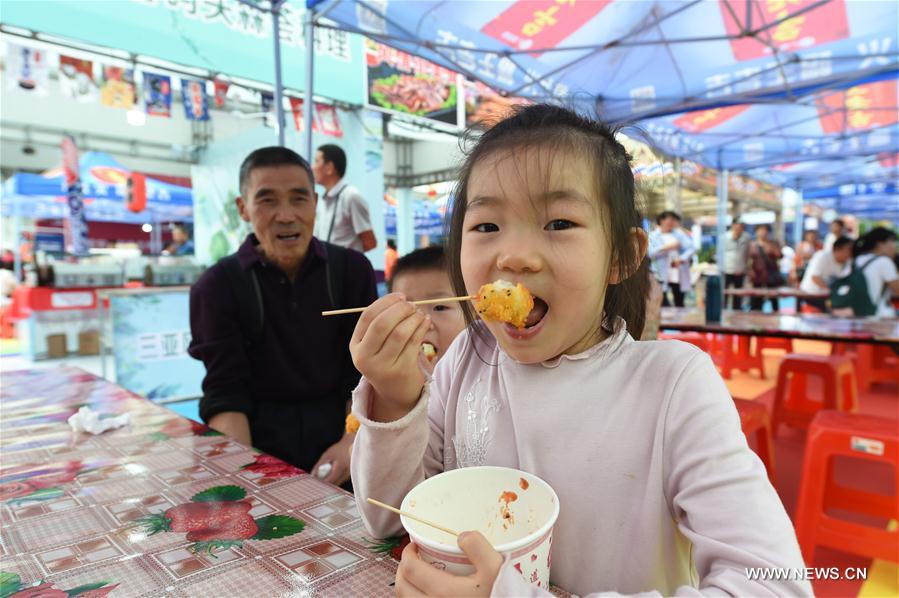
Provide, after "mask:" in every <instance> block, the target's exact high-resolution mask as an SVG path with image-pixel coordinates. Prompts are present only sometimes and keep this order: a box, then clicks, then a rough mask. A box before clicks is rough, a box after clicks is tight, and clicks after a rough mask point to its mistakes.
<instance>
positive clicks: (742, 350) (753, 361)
mask: <svg viewBox="0 0 899 598" xmlns="http://www.w3.org/2000/svg"><path fill="white" fill-rule="evenodd" d="M721 336H722V338H721V339H720V342H721V346H722V352H721V360H720V361H721V363H720V365H721V376H722V377H723V378H724V379H725V380H730V377H731V372H732V371H733V370H742V371H744V372H748V371H749V370H752V369H756V370H758V371H759V377H760V378H761V379H762V380H764V379H765V363H764V361H762V352H761V351H759V350H756V351H755V353H753V352H752V337H750V336H737V335H730V334H723V335H721ZM735 338H736V341H737V346H736V350H735V349H734V339H735Z"/></svg>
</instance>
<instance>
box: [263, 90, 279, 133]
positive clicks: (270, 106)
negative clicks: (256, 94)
mask: <svg viewBox="0 0 899 598" xmlns="http://www.w3.org/2000/svg"><path fill="white" fill-rule="evenodd" d="M260 95H261V96H262V98H261V100H260V105H261V107H262V115H263V116H262V123H263V124H264V125H265V126H266V127H271V128H274V127H275V118H277V117H276V116H275V94H273V93H271V92H268V91H263V92H260Z"/></svg>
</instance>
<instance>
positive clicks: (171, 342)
mask: <svg viewBox="0 0 899 598" xmlns="http://www.w3.org/2000/svg"><path fill="white" fill-rule="evenodd" d="M189 345H190V330H173V331H168V332H149V333H145V334H141V335H140V336H138V337H137V359H138V361H159V360H161V359H176V358H181V357H185V356H186V355H187V347H188V346H189Z"/></svg>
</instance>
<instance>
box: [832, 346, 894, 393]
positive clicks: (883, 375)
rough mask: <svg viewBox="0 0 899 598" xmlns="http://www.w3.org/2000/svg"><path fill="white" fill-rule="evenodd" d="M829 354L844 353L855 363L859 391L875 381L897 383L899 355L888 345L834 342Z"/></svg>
mask: <svg viewBox="0 0 899 598" xmlns="http://www.w3.org/2000/svg"><path fill="white" fill-rule="evenodd" d="M830 352H831V355H846V356H847V357H849V358H850V359H852V361H853V362H854V363H855V373H856V377H857V379H858V390H859V392H865V391H867V390H869V389H870V388H871V385H872V384H874V383H875V382H887V383H893V384H899V355H896V354H895V353H893V351H892V350H891V349H890V348H889V347H885V346H880V345H871V344H868V343H854V344H852V345H850V344H849V343H834V344H833V346H832V347H831V349H830Z"/></svg>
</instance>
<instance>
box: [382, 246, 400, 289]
mask: <svg viewBox="0 0 899 598" xmlns="http://www.w3.org/2000/svg"><path fill="white" fill-rule="evenodd" d="M398 257H399V255H398V254H397V251H396V241H394V240H393V239H387V249H385V250H384V279H385V280H387V281H389V280H390V279H391V278H393V269H394V268H395V267H396V260H397V258H398Z"/></svg>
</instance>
